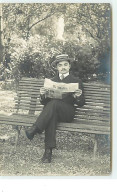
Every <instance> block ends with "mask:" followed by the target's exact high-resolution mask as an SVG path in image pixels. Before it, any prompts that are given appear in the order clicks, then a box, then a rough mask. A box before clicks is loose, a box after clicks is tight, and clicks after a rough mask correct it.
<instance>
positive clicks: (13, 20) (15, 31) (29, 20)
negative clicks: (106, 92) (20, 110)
mask: <svg viewBox="0 0 117 195" xmlns="http://www.w3.org/2000/svg"><path fill="white" fill-rule="evenodd" d="M3 15H4V17H3V18H4V24H5V25H4V45H5V55H6V56H5V60H6V59H7V60H6V67H7V66H8V65H9V67H10V69H11V70H12V74H13V77H15V78H16V80H17V79H19V78H20V77H21V76H32V77H42V76H44V77H46V76H47V77H51V76H53V75H54V74H55V67H52V66H51V62H52V61H53V60H54V56H55V55H57V54H60V53H68V54H69V56H70V57H72V58H74V59H75V60H76V62H74V63H73V64H72V69H71V71H72V72H74V74H75V75H79V76H80V77H81V78H82V79H83V80H85V81H86V80H87V79H89V78H92V79H94V78H97V76H98V75H101V76H100V78H101V79H102V78H103V79H104V75H106V74H109V72H110V55H111V48H110V47H111V41H110V35H111V26H110V25H111V24H110V4H94V3H93V4H84V3H82V4H78V3H77V4H74V3H72V4H35V3H33V4H4V7H3ZM61 16H62V17H63V18H64V25H65V28H64V35H63V36H64V40H58V39H57V36H56V33H57V32H56V27H57V20H58V18H59V17H61ZM5 41H6V42H5ZM93 75H94V77H93ZM100 78H99V79H100Z"/></svg>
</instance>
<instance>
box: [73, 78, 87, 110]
mask: <svg viewBox="0 0 117 195" xmlns="http://www.w3.org/2000/svg"><path fill="white" fill-rule="evenodd" d="M78 83H79V89H81V90H82V94H81V95H80V96H79V97H76V98H75V104H77V105H78V106H79V107H82V106H83V105H84V104H85V97H84V87H83V83H82V81H81V80H79V81H78Z"/></svg>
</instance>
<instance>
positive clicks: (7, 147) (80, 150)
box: [0, 89, 111, 176]
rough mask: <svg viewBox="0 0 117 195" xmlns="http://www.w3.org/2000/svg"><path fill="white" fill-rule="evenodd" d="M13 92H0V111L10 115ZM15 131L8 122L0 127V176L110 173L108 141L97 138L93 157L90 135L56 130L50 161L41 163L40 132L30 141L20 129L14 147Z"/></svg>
mask: <svg viewBox="0 0 117 195" xmlns="http://www.w3.org/2000/svg"><path fill="white" fill-rule="evenodd" d="M14 96H15V92H14V91H9V90H2V89H1V91H0V107H1V110H0V114H7V115H9V114H11V113H12V112H13V111H14V109H13V107H14V101H13V98H14ZM15 135H16V132H15V130H14V129H13V128H12V126H11V125H9V126H7V125H4V124H3V125H1V126H0V175H1V176H84V175H87V176H96V175H97V176H101V175H110V173H111V160H110V144H109V143H108V142H107V139H106V138H105V136H100V137H99V143H98V155H97V156H96V158H95V159H93V144H92V143H93V136H92V135H87V134H81V133H63V132H57V149H55V150H53V158H52V163H50V164H42V163H41V157H42V155H43V152H44V134H42V135H36V136H35V137H34V139H33V140H32V141H31V142H30V141H29V140H28V139H27V138H26V137H25V136H24V131H23V129H22V131H21V135H20V138H19V141H18V146H17V148H16V149H15V145H14V143H15Z"/></svg>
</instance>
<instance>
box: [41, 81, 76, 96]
mask: <svg viewBox="0 0 117 195" xmlns="http://www.w3.org/2000/svg"><path fill="white" fill-rule="evenodd" d="M44 88H45V89H46V94H45V97H49V98H56V99H63V98H64V97H66V96H68V95H69V94H70V93H73V92H75V91H76V90H77V89H79V83H62V82H61V83H58V82H54V81H52V80H50V79H47V78H45V81H44Z"/></svg>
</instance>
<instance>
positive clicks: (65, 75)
mask: <svg viewBox="0 0 117 195" xmlns="http://www.w3.org/2000/svg"><path fill="white" fill-rule="evenodd" d="M61 75H64V78H65V77H67V76H68V75H69V72H67V73H65V74H61V73H59V77H61Z"/></svg>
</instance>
